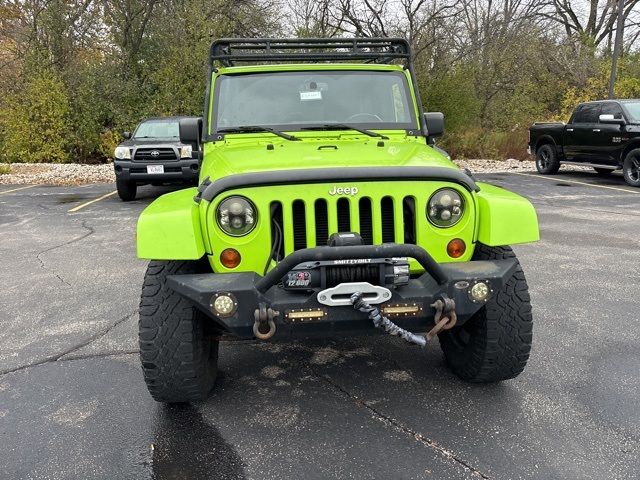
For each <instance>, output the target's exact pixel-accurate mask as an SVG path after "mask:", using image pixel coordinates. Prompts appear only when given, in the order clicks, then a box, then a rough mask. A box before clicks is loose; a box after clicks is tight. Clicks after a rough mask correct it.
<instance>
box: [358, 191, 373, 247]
mask: <svg viewBox="0 0 640 480" xmlns="http://www.w3.org/2000/svg"><path fill="white" fill-rule="evenodd" d="M358 207H359V209H360V236H361V237H362V240H363V241H364V244H365V245H373V212H372V211H371V199H370V198H361V199H360V202H359V205H358Z"/></svg>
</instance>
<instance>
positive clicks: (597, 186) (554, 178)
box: [509, 172, 640, 195]
mask: <svg viewBox="0 0 640 480" xmlns="http://www.w3.org/2000/svg"><path fill="white" fill-rule="evenodd" d="M509 173H512V174H513V175H522V176H523V177H533V178H539V179H540V180H551V181H553V182H566V183H575V184H577V185H585V186H587V187H594V188H605V189H608V190H617V191H618V192H626V193H633V194H636V195H638V194H640V189H638V190H627V189H626V188H620V187H611V186H609V185H596V184H595V183H587V182H579V181H577V180H568V179H566V178H563V177H544V176H542V175H536V174H535V173H521V172H509Z"/></svg>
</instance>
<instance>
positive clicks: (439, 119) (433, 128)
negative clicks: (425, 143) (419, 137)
mask: <svg viewBox="0 0 640 480" xmlns="http://www.w3.org/2000/svg"><path fill="white" fill-rule="evenodd" d="M424 121H425V123H426V125H427V135H428V136H429V138H433V137H439V136H440V135H442V134H443V133H444V114H443V113H441V112H429V113H425V114H424Z"/></svg>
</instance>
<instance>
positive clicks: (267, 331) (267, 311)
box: [253, 302, 279, 340]
mask: <svg viewBox="0 0 640 480" xmlns="http://www.w3.org/2000/svg"><path fill="white" fill-rule="evenodd" d="M278 313H279V312H277V311H276V310H273V309H272V308H271V307H268V308H267V305H266V304H264V303H262V302H261V303H260V304H259V305H258V308H256V310H255V311H254V312H253V318H254V319H255V321H254V323H253V334H254V335H255V336H256V338H259V339H260V340H269V339H270V338H271V337H273V335H274V334H275V333H276V323H275V322H274V321H273V317H275V316H276V315H278Z"/></svg>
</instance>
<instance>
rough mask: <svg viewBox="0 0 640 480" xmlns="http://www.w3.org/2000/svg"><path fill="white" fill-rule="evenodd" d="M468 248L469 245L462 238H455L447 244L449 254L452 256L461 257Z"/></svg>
mask: <svg viewBox="0 0 640 480" xmlns="http://www.w3.org/2000/svg"><path fill="white" fill-rule="evenodd" d="M466 250H467V246H466V245H465V243H464V240H462V239H461V238H454V239H453V240H451V241H450V242H449V243H448V244H447V254H448V255H449V256H450V257H451V258H460V257H461V256H462V255H464V252H465V251H466Z"/></svg>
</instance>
